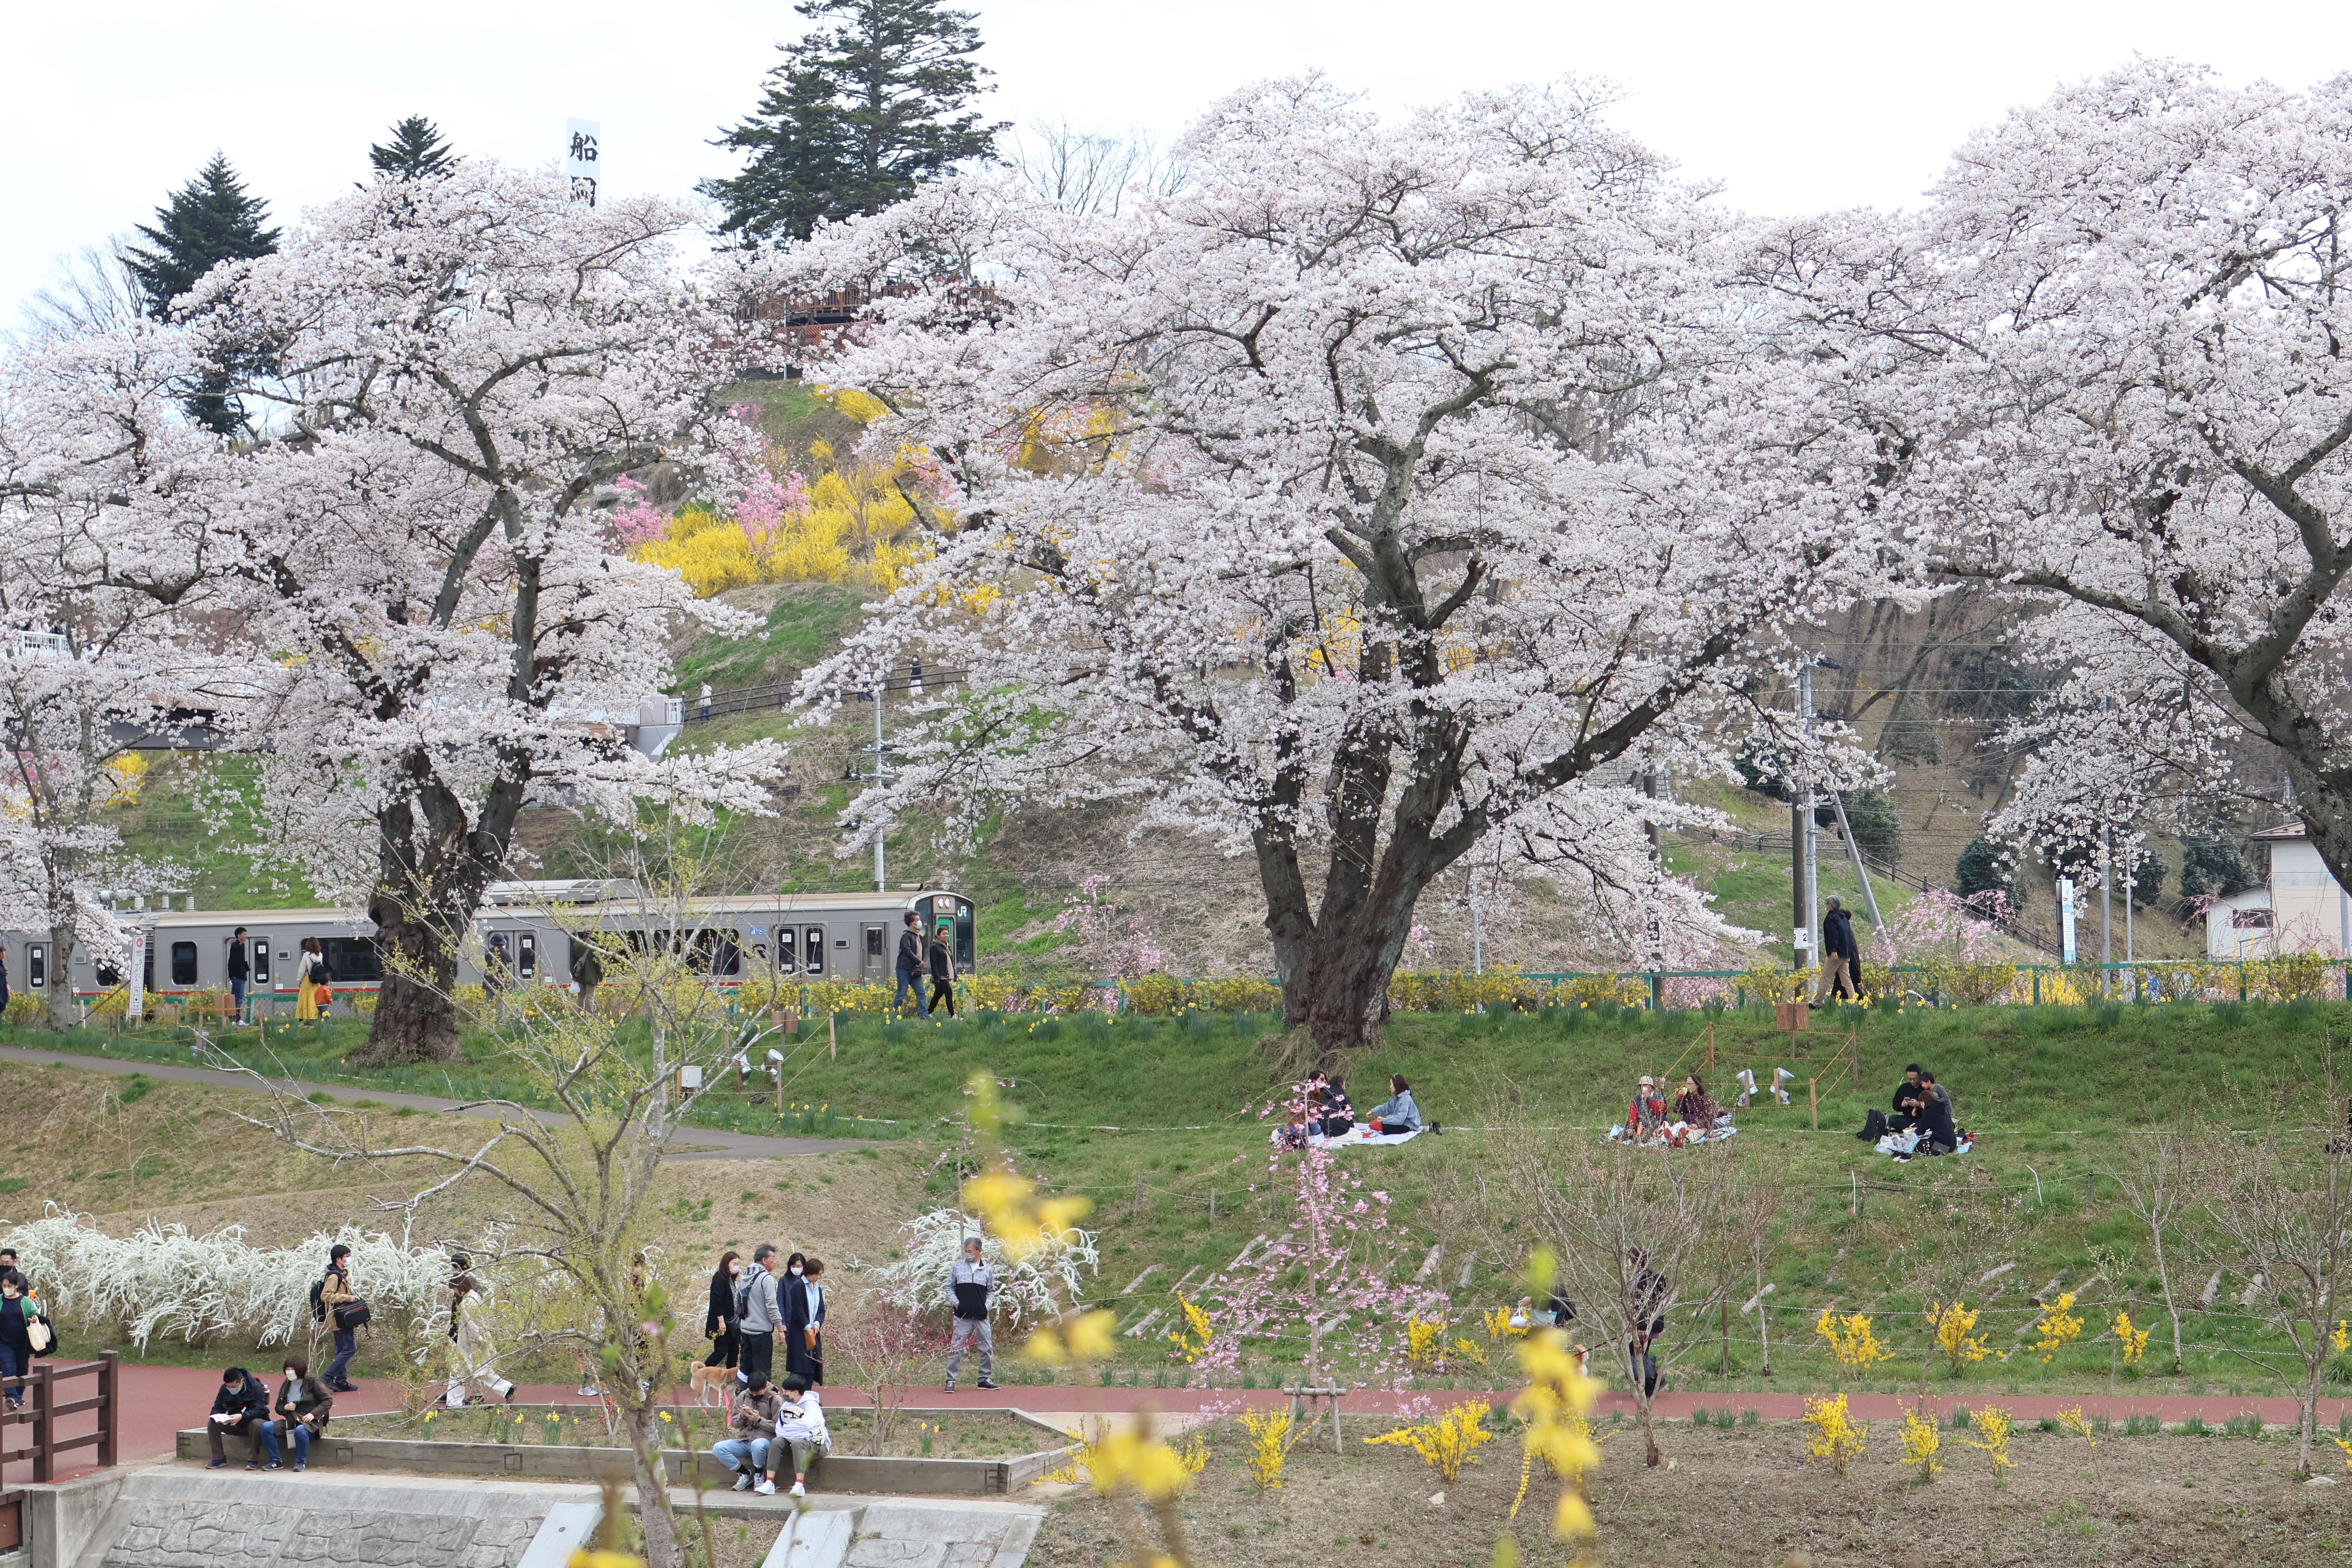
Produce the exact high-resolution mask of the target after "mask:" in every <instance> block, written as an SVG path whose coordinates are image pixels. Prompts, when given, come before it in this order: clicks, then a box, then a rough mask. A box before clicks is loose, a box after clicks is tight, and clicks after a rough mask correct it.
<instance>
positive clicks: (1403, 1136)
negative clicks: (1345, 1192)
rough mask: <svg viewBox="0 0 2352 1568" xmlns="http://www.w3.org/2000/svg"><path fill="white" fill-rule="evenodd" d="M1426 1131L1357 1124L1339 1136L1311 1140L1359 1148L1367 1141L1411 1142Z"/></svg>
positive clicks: (1336, 1147)
mask: <svg viewBox="0 0 2352 1568" xmlns="http://www.w3.org/2000/svg"><path fill="white" fill-rule="evenodd" d="M1423 1131H1427V1130H1426V1129H1424V1128H1420V1127H1416V1128H1414V1129H1413V1130H1412V1131H1410V1132H1375V1131H1372V1130H1371V1129H1370V1128H1369V1127H1363V1126H1356V1127H1350V1128H1349V1129H1348V1131H1345V1132H1342V1133H1341V1134H1339V1136H1338V1137H1337V1138H1317V1139H1312V1140H1310V1142H1316V1143H1320V1144H1322V1145H1323V1146H1324V1147H1325V1148H1327V1149H1358V1148H1361V1147H1362V1146H1363V1145H1365V1144H1367V1143H1410V1142H1412V1141H1413V1140H1414V1139H1416V1138H1418V1137H1420V1136H1421V1135H1422V1133H1423Z"/></svg>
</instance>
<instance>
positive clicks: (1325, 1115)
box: [1310, 1075, 1356, 1138]
mask: <svg viewBox="0 0 2352 1568" xmlns="http://www.w3.org/2000/svg"><path fill="white" fill-rule="evenodd" d="M1318 1076H1320V1075H1318ZM1321 1117H1322V1120H1321V1121H1315V1122H1311V1123H1310V1125H1311V1126H1312V1127H1313V1128H1314V1130H1315V1131H1317V1132H1318V1133H1319V1134H1320V1135H1321V1136H1323V1137H1325V1138H1345V1137H1346V1136H1347V1135H1348V1134H1349V1132H1351V1131H1354V1130H1355V1126H1356V1108H1355V1107H1354V1106H1352V1105H1350V1104H1349V1103H1348V1086H1347V1085H1346V1084H1345V1083H1343V1082H1341V1081H1340V1080H1339V1079H1336V1078H1334V1079H1326V1080H1325V1082H1324V1085H1323V1106H1322V1110H1321Z"/></svg>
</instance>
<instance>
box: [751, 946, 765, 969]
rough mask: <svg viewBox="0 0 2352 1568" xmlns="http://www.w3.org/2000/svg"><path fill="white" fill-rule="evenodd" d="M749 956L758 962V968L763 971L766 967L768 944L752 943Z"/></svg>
mask: <svg viewBox="0 0 2352 1568" xmlns="http://www.w3.org/2000/svg"><path fill="white" fill-rule="evenodd" d="M751 956H752V957H753V958H755V959H757V960H758V961H759V966H760V967H761V968H762V969H765V968H766V967H767V966H768V944H767V943H766V942H753V943H752V944H751Z"/></svg>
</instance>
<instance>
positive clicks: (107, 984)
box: [98, 959, 122, 991]
mask: <svg viewBox="0 0 2352 1568" xmlns="http://www.w3.org/2000/svg"><path fill="white" fill-rule="evenodd" d="M98 984H99V988H100V990H104V991H111V990H112V989H113V988H114V987H116V986H118V985H120V984H122V966H121V964H116V963H107V962H106V961H105V960H104V959H100V960H99V962H98Z"/></svg>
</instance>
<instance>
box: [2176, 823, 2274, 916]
mask: <svg viewBox="0 0 2352 1568" xmlns="http://www.w3.org/2000/svg"><path fill="white" fill-rule="evenodd" d="M2180 849H2181V854H2180V893H2181V896H2182V897H2183V898H2189V899H2198V898H2214V899H2226V898H2229V897H2231V895H2232V894H2236V893H2242V892H2244V891H2246V890H2247V889H2249V888H2259V887H2261V886H2262V885H2263V874H2262V873H2261V872H2260V871H2258V870H2256V869H2255V868H2254V863H2253V861H2252V859H2251V858H2249V857H2248V856H2247V854H2246V847H2245V843H2244V841H2243V840H2242V839H2241V838H2240V837H2238V836H2237V835H2236V834H2234V833H2231V832H2230V831H2229V830H2228V829H2227V827H2225V826H2217V827H2215V828H2213V829H2210V830H2209V831H2207V832H2205V833H2201V834H2199V835H2198V836H2196V837H2192V838H2190V839H2189V840H2187V841H2186V842H2185V843H2183V844H2182V845H2181V847H2180Z"/></svg>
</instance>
